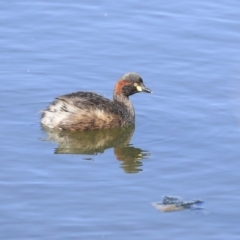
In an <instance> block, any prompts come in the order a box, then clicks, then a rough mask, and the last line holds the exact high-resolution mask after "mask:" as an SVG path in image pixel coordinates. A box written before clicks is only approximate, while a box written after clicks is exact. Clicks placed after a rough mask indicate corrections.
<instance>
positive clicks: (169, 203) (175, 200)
mask: <svg viewBox="0 0 240 240" xmlns="http://www.w3.org/2000/svg"><path fill="white" fill-rule="evenodd" d="M202 203H203V201H201V200H198V199H194V200H191V201H183V200H182V199H181V198H179V197H174V196H165V197H164V198H163V201H162V202H161V203H157V202H154V203H152V206H153V207H155V208H156V209H157V210H160V211H162V212H171V211H179V210H184V209H191V210H199V209H202V208H201V207H199V205H201V204H202Z"/></svg>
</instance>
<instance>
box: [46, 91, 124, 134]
mask: <svg viewBox="0 0 240 240" xmlns="http://www.w3.org/2000/svg"><path fill="white" fill-rule="evenodd" d="M125 122H126V119H124V106H123V104H121V103H117V102H115V101H111V100H109V99H107V98H104V97H102V96H100V95H98V94H96V93H92V92H76V93H71V94H66V95H63V96H60V97H58V98H56V99H55V101H54V102H53V103H52V104H50V106H49V107H48V108H47V109H46V110H45V111H43V113H42V119H41V123H42V124H44V125H45V126H47V127H49V128H58V129H68V130H94V129H102V128H111V127H117V126H123V125H125Z"/></svg>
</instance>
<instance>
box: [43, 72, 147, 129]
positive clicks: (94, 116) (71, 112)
mask: <svg viewBox="0 0 240 240" xmlns="http://www.w3.org/2000/svg"><path fill="white" fill-rule="evenodd" d="M138 92H147V93H151V90H150V89H148V88H146V87H145V85H144V83H143V80H142V78H141V77H140V75H138V74H137V73H134V72H130V73H126V74H125V75H123V76H122V77H121V78H120V79H119V80H118V81H117V83H116V85H115V87H114V91H113V100H110V99H107V98H105V97H103V96H101V95H98V94H96V93H93V92H75V93H70V94H66V95H63V96H59V97H57V98H56V99H55V101H54V102H53V103H51V104H50V105H49V106H48V108H47V109H46V110H44V111H42V116H41V123H42V124H43V125H44V126H45V127H48V128H50V129H60V130H80V131H84V130H95V129H103V128H113V127H120V126H126V125H130V124H133V123H134V121H135V112H134V108H133V105H132V103H131V101H130V100H129V96H130V95H133V94H134V93H138Z"/></svg>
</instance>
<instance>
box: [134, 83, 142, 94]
mask: <svg viewBox="0 0 240 240" xmlns="http://www.w3.org/2000/svg"><path fill="white" fill-rule="evenodd" d="M133 85H134V86H135V87H136V89H137V90H138V91H139V92H142V87H140V86H139V85H138V84H137V83H134V84H133Z"/></svg>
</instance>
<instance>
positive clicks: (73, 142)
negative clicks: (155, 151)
mask: <svg viewBox="0 0 240 240" xmlns="http://www.w3.org/2000/svg"><path fill="white" fill-rule="evenodd" d="M134 129H135V126H134V125H131V126H127V127H121V128H114V129H102V130H95V131H83V132H69V131H56V130H49V129H46V128H44V127H43V130H44V131H45V132H46V133H47V135H48V137H47V140H51V141H55V142H57V143H58V147H57V148H56V149H55V154H85V155H96V154H98V153H103V152H104V151H105V150H106V149H108V148H114V154H115V156H116V159H117V160H119V161H121V162H122V163H121V168H122V169H123V170H124V171H125V172H126V173H137V172H139V171H142V162H141V160H143V159H146V158H147V156H148V155H149V153H148V152H147V151H143V150H142V149H140V148H136V147H134V146H133V145H130V144H129V142H130V140H131V138H132V136H133V133H134ZM85 159H87V158H85ZM90 159H91V158H90Z"/></svg>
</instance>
